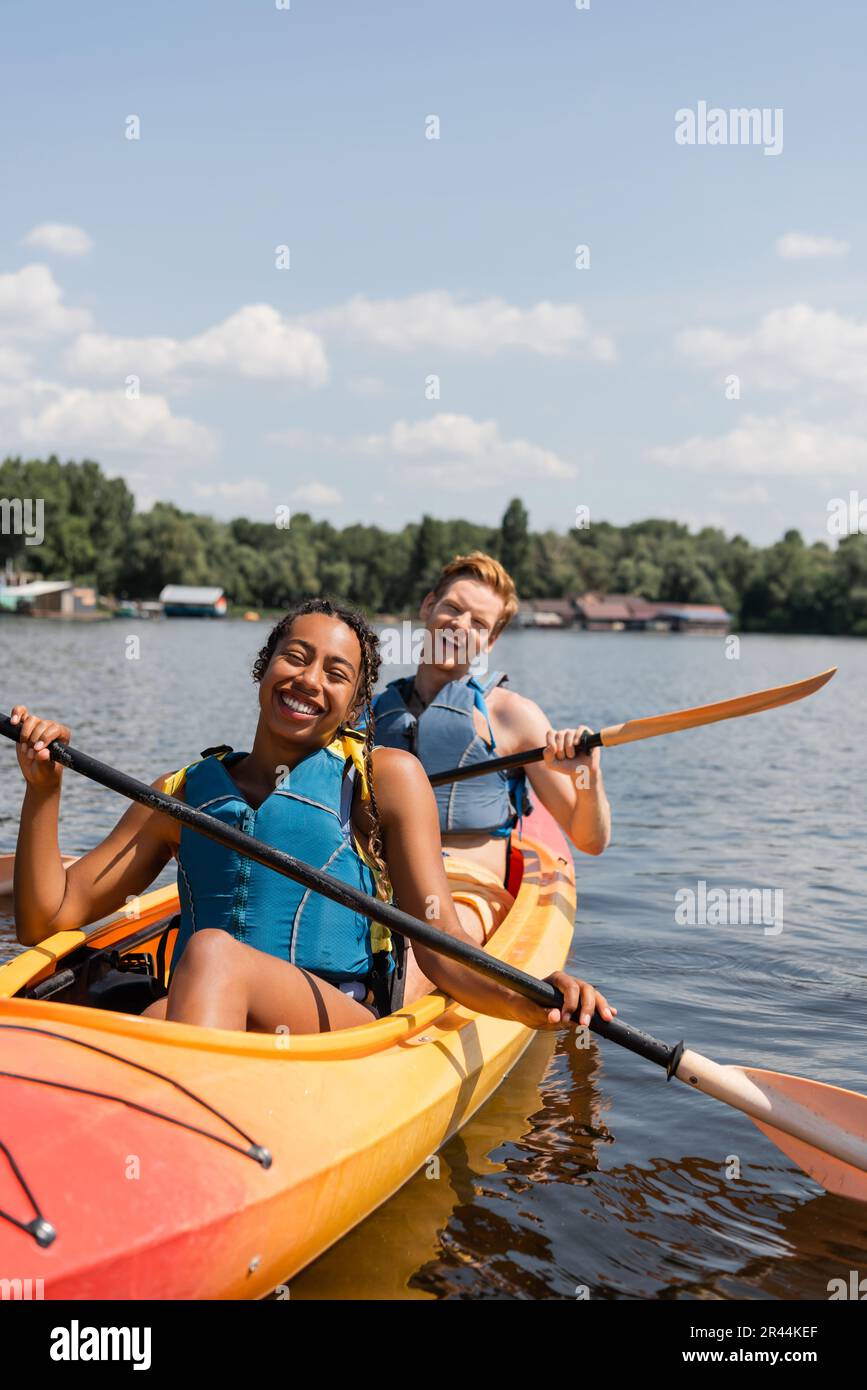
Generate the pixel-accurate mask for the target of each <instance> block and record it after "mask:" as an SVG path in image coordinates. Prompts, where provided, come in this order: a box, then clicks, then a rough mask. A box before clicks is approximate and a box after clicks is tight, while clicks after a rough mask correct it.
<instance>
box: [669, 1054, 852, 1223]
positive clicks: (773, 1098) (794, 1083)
mask: <svg viewBox="0 0 867 1390" xmlns="http://www.w3.org/2000/svg"><path fill="white" fill-rule="evenodd" d="M677 1078H678V1080H679V1081H683V1082H684V1083H685V1084H686V1085H687V1086H691V1087H693V1088H694V1089H695V1090H698V1091H703V1092H704V1094H705V1095H709V1096H714V1097H715V1098H716V1099H717V1100H721V1101H723V1103H724V1104H726V1105H732V1106H734V1107H735V1109H737V1110H741V1111H743V1113H744V1114H745V1115H749V1117H750V1119H751V1120H753V1121H754V1122H755V1124H757V1125H758V1127H759V1129H760V1130H762V1132H763V1133H764V1134H766V1135H767V1136H768V1138H769V1139H772V1140H773V1142H774V1143H775V1144H777V1145H779V1147H780V1148H781V1149H782V1151H783V1153H785V1154H787V1155H788V1157H789V1158H791V1159H793V1160H794V1162H795V1163H797V1164H799V1165H800V1167H802V1168H803V1169H804V1171H805V1172H807V1173H809V1174H810V1176H811V1177H812V1178H815V1180H816V1181H817V1182H819V1183H821V1184H822V1186H823V1187H825V1188H827V1190H828V1191H829V1192H836V1193H840V1194H841V1195H843V1196H847V1197H855V1198H857V1199H858V1200H859V1201H867V1096H862V1095H860V1094H859V1093H858V1092H857V1091H846V1090H844V1089H843V1088H842V1087H841V1086H827V1085H825V1083H824V1082H821V1081H808V1080H807V1079H806V1077H803V1076H787V1075H786V1073H785V1072H779V1071H762V1070H760V1069H759V1068H758V1067H736V1066H728V1067H721V1066H720V1065H719V1064H718V1063H717V1062H713V1061H711V1059H710V1058H709V1057H703V1056H702V1055H701V1054H700V1053H698V1052H692V1051H690V1050H689V1049H687V1050H686V1051H685V1052H684V1054H683V1057H682V1058H681V1061H680V1065H679V1066H678V1068H677Z"/></svg>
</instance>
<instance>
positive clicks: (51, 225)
mask: <svg viewBox="0 0 867 1390" xmlns="http://www.w3.org/2000/svg"><path fill="white" fill-rule="evenodd" d="M21 244H22V246H41V247H42V248H43V249H44V250H45V251H53V252H55V254H56V255H58V256H86V255H87V253H88V251H90V250H91V249H92V247H93V242H92V241H91V239H90V237H89V236H88V235H87V232H86V231H85V230H84V228H83V227H73V226H70V225H69V224H68V223H66V222H40V224H39V226H38V227H31V229H30V231H29V232H28V233H27V235H26V236H25V237H23V238H22V242H21Z"/></svg>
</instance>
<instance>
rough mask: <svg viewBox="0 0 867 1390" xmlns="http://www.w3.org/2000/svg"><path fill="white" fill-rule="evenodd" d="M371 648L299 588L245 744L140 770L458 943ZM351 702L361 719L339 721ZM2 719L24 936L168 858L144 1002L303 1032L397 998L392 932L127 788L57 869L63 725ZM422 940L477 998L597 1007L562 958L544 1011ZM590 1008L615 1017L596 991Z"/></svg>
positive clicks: (374, 1011) (471, 1000)
mask: <svg viewBox="0 0 867 1390" xmlns="http://www.w3.org/2000/svg"><path fill="white" fill-rule="evenodd" d="M379 665H380V656H379V649H378V643H377V639H376V635H375V633H374V632H373V630H372V628H370V627H369V625H368V624H367V622H366V620H365V619H364V618H363V617H362V616H361V614H360V613H358V612H356V611H355V610H353V609H351V608H347V607H343V606H340V605H338V604H335V603H332V602H330V601H329V600H327V599H310V600H308V601H307V602H305V603H303V604H301V605H299V606H298V607H296V608H294V609H293V610H292V611H291V612H289V613H287V614H286V616H285V617H284V618H283V619H282V620H281V621H280V622H279V623H278V624H277V625H276V627H275V628H274V629H273V630H272V631H271V633H270V634H269V637H268V640H267V642H266V643H265V645H264V647H263V648H262V650H261V651H260V653H259V655H258V657H257V659H256V662H255V664H254V667H253V673H252V674H253V679H254V680H255V682H256V683H257V685H258V690H259V719H258V723H257V726H256V733H255V737H254V740H253V746H252V750H251V751H250V752H249V753H244V752H233V751H232V750H231V749H230V748H228V747H226V746H225V745H222V746H220V747H218V748H215V749H212V750H209V751H208V752H207V753H206V754H203V755H202V756H201V758H200V760H198V761H195V762H192V763H190V764H188V765H187V766H185V767H182V768H181V769H179V770H177V771H175V772H171V773H168V774H164V775H163V776H161V777H159V778H158V779H157V780H156V781H155V782H154V783H153V785H154V786H155V787H158V788H159V789H160V790H162V791H164V792H168V793H170V794H172V795H174V796H175V797H177V798H179V799H182V800H184V801H185V802H186V803H187V805H189V806H191V807H196V808H198V809H199V810H203V811H207V813H208V814H209V815H210V816H212V817H214V818H215V819H217V820H221V821H223V822H224V823H225V824H226V825H227V826H232V827H234V828H236V829H239V830H241V831H243V832H244V833H245V834H249V835H252V836H254V837H256V838H257V839H258V840H260V841H264V842H265V843H266V844H268V845H270V846H273V847H275V848H277V849H280V850H283V851H285V852H287V853H289V854H292V855H298V856H300V857H303V859H304V860H305V861H306V862H307V863H308V864H309V865H312V866H314V867H316V868H317V869H325V870H327V872H328V874H329V876H330V877H331V878H333V879H337V880H338V881H340V882H342V883H344V884H346V885H347V886H348V887H350V888H353V889H355V890H358V891H360V892H362V893H365V894H367V895H368V896H370V897H372V896H376V897H378V898H379V899H380V900H382V901H386V900H388V899H389V898H390V897H391V896H392V895H394V896H396V897H397V900H398V901H399V903H400V906H401V907H402V908H403V909H404V910H405V911H407V912H409V913H410V914H411V915H413V916H415V917H417V918H423V919H424V920H426V921H427V922H430V923H431V924H432V925H433V926H435V927H438V928H439V929H440V930H441V931H443V932H445V933H448V934H449V935H452V936H454V937H456V938H458V939H459V940H463V941H464V942H466V943H468V944H472V941H471V938H470V937H469V936H468V935H467V934H466V933H465V932H464V930H463V928H462V926H461V924H460V921H459V918H458V915H457V912H456V909H455V906H454V902H453V899H452V896H451V893H450V888H449V881H448V878H447V876H446V872H445V867H444V865H443V859H442V854H441V845H440V835H439V824H438V815H437V808H436V801H435V799H434V794H433V791H432V789H431V787H430V784H429V782H428V779H427V776H426V774H425V772H424V769H423V768H422V766H421V764H420V763H419V762H418V760H417V759H416V758H415V757H413V756H412V755H410V754H408V753H406V752H405V751H403V750H400V749H396V748H374V747H373V739H374V719H373V714H372V709H371V696H372V691H373V689H374V686H375V684H376V680H377V675H378V672H379ZM362 716H363V717H364V719H365V728H364V732H363V733H362V734H360V735H359V734H358V733H356V734H355V737H350V733H351V732H352V731H351V729H350V728H349V726H350V725H351V724H352V722H353V721H357V720H359V719H360V718H362ZM13 722H15V723H19V724H20V725H21V736H20V741H19V744H18V756H19V761H20V765H21V768H22V771H23V773H24V776H25V779H26V781H27V784H28V786H27V794H26V797H25V801H24V806H23V809H22V814H21V828H20V834H19V842H18V854H17V857H16V870H15V895H16V920H17V930H18V935H19V939H20V940H21V941H22V942H24V943H25V944H28V945H33V944H36V943H37V942H39V941H42V940H43V939H44V938H46V937H47V936H49V935H51V934H52V933H54V932H58V931H63V930H70V929H72V930H74V929H77V928H79V927H81V926H83V925H84V924H86V923H89V922H92V921H94V920H96V919H99V918H101V917H103V916H106V915H108V914H109V913H111V912H113V911H116V910H118V909H119V908H120V907H122V906H123V904H124V903H125V902H127V901H129V899H130V898H133V897H136V896H137V895H138V894H140V893H142V892H143V891H144V889H145V888H146V887H147V886H148V885H149V884H150V883H151V882H152V881H153V879H154V878H155V877H156V875H157V874H158V873H159V872H160V871H161V870H162V869H163V867H164V866H165V865H166V863H167V862H168V861H169V859H170V858H172V857H174V858H175V859H176V860H177V862H178V892H179V898H180V907H181V913H180V924H179V931H178V938H177V942H176V945H175V949H174V952H173V956H172V974H171V979H170V982H169V988H168V994H167V996H166V997H164V998H159V999H157V1000H156V1002H154V1003H151V1004H150V1005H149V1006H148V1008H147V1009H146V1010H145V1014H146V1015H148V1016H149V1017H152V1018H165V1019H168V1020H170V1021H173V1022H181V1023H192V1024H198V1025H201V1026H206V1027H212V1028H229V1029H238V1030H249V1031H253V1032H267V1033H272V1032H275V1031H286V1030H288V1031H290V1032H292V1033H316V1032H323V1031H329V1030H332V1029H340V1028H348V1027H353V1026H355V1025H358V1024H361V1023H366V1022H369V1021H370V1020H371V1018H373V1017H376V1016H377V1015H381V1014H383V1013H388V1012H390V1011H391V1010H393V1009H394V1008H395V1007H398V1005H399V1000H398V999H396V997H395V993H394V989H393V986H394V983H395V980H396V978H398V977H399V975H400V972H399V971H398V969H397V968H396V959H397V956H398V951H397V943H396V942H395V941H394V940H393V939H392V937H391V935H390V934H389V932H388V931H387V930H386V929H385V928H384V927H382V926H380V925H379V924H378V923H377V922H376V921H375V920H371V919H370V918H369V917H367V916H365V915H364V914H363V911H360V910H357V909H355V908H352V907H348V906H345V905H344V904H342V903H339V902H333V901H331V900H329V899H328V898H325V897H323V896H322V895H320V894H317V893H313V892H311V891H310V890H305V889H304V888H303V887H302V886H301V885H299V884H298V883H296V882H294V881H292V882H287V881H286V880H285V879H283V878H280V877H278V876H277V875H276V874H274V872H273V871H272V870H271V869H269V868H268V867H267V866H265V865H263V864H260V863H258V862H256V861H255V860H253V859H251V858H249V857H248V856H246V855H244V854H243V853H241V852H240V851H239V850H238V849H234V848H230V847H227V846H226V845H223V844H220V843H218V842H217V841H215V840H212V839H208V838H205V837H203V836H202V835H200V834H198V833H196V831H195V830H193V829H192V828H190V827H189V826H186V825H184V826H183V827H182V826H181V825H180V824H179V822H178V821H177V820H175V819H173V818H171V817H169V816H168V815H166V813H165V812H164V811H161V810H159V809H154V807H153V806H151V805H142V804H139V803H137V804H135V805H133V806H132V807H131V808H130V809H129V810H128V811H127V813H126V814H125V815H124V816H123V818H122V819H121V820H120V821H119V822H118V824H117V825H116V826H115V828H114V829H113V830H112V831H111V833H110V834H109V835H108V836H107V838H106V839H105V840H104V841H103V842H102V844H101V845H98V846H97V847H96V848H95V849H93V850H91V851H90V852H89V853H88V854H86V855H84V856H83V857H82V858H81V859H80V860H78V861H77V862H76V863H75V864H73V865H72V866H70V867H69V868H68V869H65V868H64V866H63V863H62V861H61V858H60V852H59V849H58V846H57V819H58V810H59V801H60V784H61V776H62V766H61V765H60V764H59V763H55V762H52V761H51V759H50V757H49V754H48V744H49V743H50V742H51V741H52V740H53V739H60V740H62V741H64V742H69V741H70V731H69V729H67V728H65V727H64V726H61V725H59V724H55V723H52V722H50V721H46V720H41V719H39V718H38V716H36V715H33V714H30V713H29V712H28V711H27V710H26V709H25V708H24V707H23V706H21V705H19V706H17V707H16V708H15V710H14V711H13ZM374 783H375V788H376V789H375V790H374ZM434 909H435V910H434ZM416 957H417V960H418V964H419V966H420V968H421V970H422V971H423V972H424V976H425V977H426V979H427V980H428V981H431V982H432V983H433V984H434V985H435V986H437V987H439V988H440V989H442V990H444V991H445V992H446V993H447V994H449V995H450V996H451V997H452V998H454V999H457V1000H458V1001H459V1002H461V1003H464V1004H466V1005H467V1006H468V1007H469V1008H471V1009H473V1010H475V1011H476V1012H479V1013H487V1014H492V1015H494V1016H495V1017H500V1018H507V1019H515V1020H518V1021H519V1022H522V1023H525V1024H527V1025H528V1026H531V1027H556V1026H559V1025H560V1024H561V1023H563V1022H567V1021H568V1019H569V1018H570V1017H571V1014H572V1013H573V1012H574V1011H577V1009H578V1007H579V1004H580V1009H581V1020H582V1022H589V1020H590V1017H591V1015H592V1013H593V1009H594V1007H596V1006H597V996H596V994H595V992H594V991H593V989H592V988H591V986H589V985H588V984H586V982H584V981H580V980H575V979H572V978H571V977H570V976H567V975H562V974H561V973H560V972H557V973H556V974H555V975H552V976H550V977H549V978H550V979H551V981H552V982H553V983H555V984H556V985H557V986H558V987H559V988H560V989H561V991H562V993H563V995H564V996H565V1004H564V1007H563V1009H562V1010H560V1009H552V1010H549V1011H546V1010H544V1009H542V1008H540V1007H539V1006H537V1005H535V1004H531V1003H529V1002H528V1001H527V1000H526V999H524V998H523V997H522V996H521V995H518V994H515V993H514V992H513V991H512V990H510V989H508V988H506V987H505V986H503V985H501V984H495V983H492V982H491V981H490V980H488V979H485V978H483V977H480V976H479V975H477V974H475V973H474V972H472V971H470V970H469V969H467V968H466V967H465V966H462V965H459V964H458V963H457V962H455V961H450V960H448V959H446V958H445V957H443V956H442V955H441V954H440V953H439V952H438V951H436V950H433V949H430V948H429V947H428V948H425V947H423V946H421V945H417V946H416ZM427 987H429V986H425V987H424V988H427ZM424 988H421V989H419V993H422V992H424ZM408 1002H409V1001H408ZM598 1007H599V1010H600V1012H601V1013H602V1014H603V1016H608V1017H610V1013H609V1012H608V1008H607V1004H606V1001H605V1000H604V999H603V998H602V997H601V996H599V998H598Z"/></svg>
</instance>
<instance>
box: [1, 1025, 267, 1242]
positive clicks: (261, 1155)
mask: <svg viewBox="0 0 867 1390" xmlns="http://www.w3.org/2000/svg"><path fill="white" fill-rule="evenodd" d="M0 1029H4V1030H7V1031H10V1032H17V1033H36V1034H37V1035H38V1036H39V1037H43V1038H55V1039H57V1040H58V1041H60V1042H68V1043H73V1044H74V1045H75V1046H76V1047H84V1048H87V1050H88V1051H90V1052H98V1053H99V1054H100V1055H101V1056H103V1057H110V1058H112V1060H113V1061H115V1062H123V1063H125V1064H126V1065H127V1066H129V1067H134V1068H135V1070H136V1071H141V1072H145V1073H146V1074H147V1075H148V1076H153V1077H156V1078H157V1080H158V1081H165V1082H167V1083H168V1085H170V1086H174V1088H175V1090H177V1091H180V1092H181V1094H182V1095H185V1096H186V1097H187V1098H188V1099H189V1100H192V1101H194V1102H195V1104H196V1105H201V1106H202V1108H203V1109H204V1110H207V1111H208V1112H209V1113H210V1114H211V1115H214V1116H216V1118H217V1119H218V1120H222V1122H223V1124H225V1125H228V1127H229V1128H230V1129H233V1130H234V1131H235V1133H236V1134H237V1135H240V1137H241V1139H243V1140H244V1143H245V1144H246V1145H247V1147H246V1148H244V1147H243V1146H242V1145H241V1144H237V1143H235V1142H234V1141H233V1140H231V1139H226V1138H225V1137H224V1136H223V1135H221V1134H214V1133H213V1132H212V1131H211V1130H208V1129H202V1128H201V1127H200V1126H199V1125H194V1124H190V1122H189V1121H188V1120H181V1119H179V1118H178V1117H177V1116H176V1115H169V1114H166V1112H165V1111H163V1110H155V1109H153V1107H151V1106H149V1105H142V1104H141V1103H140V1102H139V1101H135V1100H130V1099H129V1098H128V1097H127V1096H119V1095H115V1094H113V1093H112V1092H111V1091H97V1090H94V1089H92V1088H91V1087H89V1086H74V1085H73V1084H72V1083H71V1082H69V1081H55V1080H52V1079H51V1078H47V1077H42V1076H32V1075H30V1074H28V1073H27V1072H16V1071H3V1070H0V1077H3V1076H5V1077H8V1078H10V1079H11V1080H13V1081H30V1082H32V1083H33V1084H34V1085H36V1086H50V1087H53V1088H56V1089H57V1090H61V1091H71V1092H73V1093H74V1094H76V1095H82V1096H92V1097H94V1098H96V1099H98V1100H113V1101H116V1102H117V1103H118V1104H119V1105H125V1106H127V1108H128V1109H130V1110H137V1111H138V1112H139V1113H140V1114H142V1115H150V1116H152V1117H153V1118H154V1119H156V1120H165V1122H166V1124H170V1125H177V1126H178V1128H179V1129H185V1130H187V1131H188V1132H189V1133H190V1134H198V1135H200V1136H201V1137H202V1138H203V1139H212V1140H213V1141H214V1143H215V1144H222V1145H223V1146H224V1147H225V1148H227V1149H232V1151H233V1152H234V1153H239V1154H242V1155H243V1156H244V1157H245V1158H252V1159H254V1160H255V1162H256V1163H259V1164H261V1166H262V1167H263V1168H270V1167H271V1161H272V1160H271V1153H270V1151H269V1150H268V1149H266V1148H265V1147H264V1145H262V1144H257V1143H256V1142H255V1141H254V1140H253V1139H252V1138H251V1137H250V1135H249V1134H247V1133H245V1131H244V1130H243V1129H241V1127H240V1125H237V1124H235V1122H234V1120H230V1119H229V1117H228V1115H224V1114H223V1113H222V1111H221V1110H218V1109H217V1108H216V1106H213V1105H211V1104H209V1102H208V1101H206V1100H203V1098H202V1097H201V1096H198V1095H196V1093H195V1091H191V1090H189V1088H188V1087H186V1086H184V1085H183V1084H182V1083H181V1082H180V1081H176V1080H175V1078H174V1077H173V1076H166V1074H165V1072H161V1071H157V1070H156V1069H155V1068H154V1067H146V1066H145V1065H144V1063H143V1062H136V1061H133V1059H132V1058H131V1057H124V1056H122V1055H121V1054H120V1053H119V1052H112V1051H110V1050H109V1049H108V1048H106V1047H99V1046H98V1045H97V1044H96V1043H91V1042H85V1041H84V1039H83V1038H74V1037H72V1036H71V1035H70V1034H69V1033H56V1032H54V1031H53V1029H50V1028H34V1027H32V1026H30V1025H29V1024H26V1023H0ZM0 1149H2V1150H3V1152H4V1153H5V1155H6V1157H7V1159H8V1160H9V1164H10V1166H11V1168H12V1171H13V1173H14V1174H15V1177H16V1178H17V1180H18V1182H19V1183H20V1184H21V1187H22V1188H23V1190H24V1192H25V1193H26V1194H27V1197H28V1200H29V1201H30V1204H31V1206H32V1207H33V1210H34V1212H35V1213H36V1214H35V1216H34V1218H33V1220H31V1221H29V1222H24V1221H19V1220H18V1219H17V1217H14V1216H12V1215H11V1214H10V1213H9V1212H6V1211H2V1210H0V1219H4V1220H7V1221H11V1222H12V1224H13V1225H15V1226H18V1227H19V1228H20V1229H21V1230H23V1231H27V1232H28V1233H29V1234H30V1235H32V1236H33V1237H34V1238H35V1240H36V1241H37V1242H38V1243H39V1244H40V1245H50V1244H51V1242H52V1240H54V1237H55V1235H56V1232H55V1230H54V1228H53V1227H52V1226H51V1224H50V1223H49V1222H48V1221H46V1220H45V1218H44V1216H43V1215H42V1212H41V1210H40V1208H39V1206H38V1204H37V1202H36V1199H35V1197H34V1196H33V1193H32V1192H31V1191H30V1188H29V1187H28V1185H27V1183H26V1181H25V1179H24V1175H23V1174H22V1172H21V1170H20V1168H19V1167H18V1165H17V1163H16V1162H15V1160H14V1158H13V1157H12V1154H11V1153H10V1152H9V1149H8V1148H7V1147H6V1145H5V1144H4V1143H3V1141H2V1140H0Z"/></svg>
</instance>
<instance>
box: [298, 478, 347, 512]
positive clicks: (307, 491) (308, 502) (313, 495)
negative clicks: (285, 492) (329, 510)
mask: <svg viewBox="0 0 867 1390" xmlns="http://www.w3.org/2000/svg"><path fill="white" fill-rule="evenodd" d="M289 495H290V497H291V499H292V501H293V502H300V503H301V504H302V505H304V506H308V507H336V506H337V505H338V503H340V502H342V501H343V494H342V493H341V492H339V491H338V489H337V488H336V487H330V486H329V484H328V483H302V484H301V486H300V487H296V488H293V490H292V492H291V493H290V494H289Z"/></svg>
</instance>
